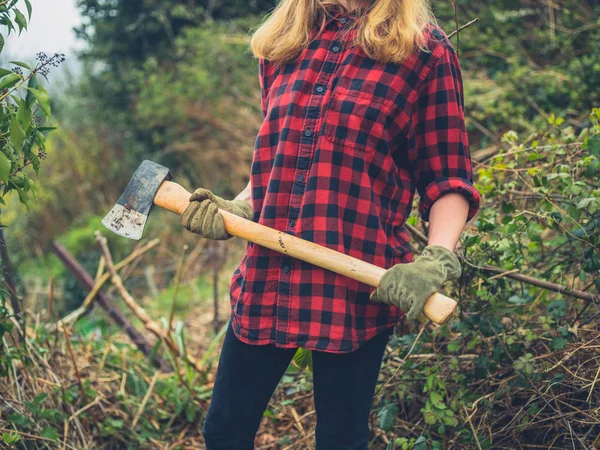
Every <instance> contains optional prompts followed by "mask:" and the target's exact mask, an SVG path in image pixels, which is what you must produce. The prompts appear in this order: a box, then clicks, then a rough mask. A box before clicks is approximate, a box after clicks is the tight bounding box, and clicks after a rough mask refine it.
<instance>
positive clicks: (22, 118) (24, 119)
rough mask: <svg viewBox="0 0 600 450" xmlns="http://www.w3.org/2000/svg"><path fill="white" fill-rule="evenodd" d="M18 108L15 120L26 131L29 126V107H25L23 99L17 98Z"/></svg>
mask: <svg viewBox="0 0 600 450" xmlns="http://www.w3.org/2000/svg"><path fill="white" fill-rule="evenodd" d="M18 106H19V109H18V110H17V120H18V121H19V123H20V124H21V126H22V127H23V129H24V130H25V132H27V130H29V127H30V126H31V116H32V114H31V109H29V108H28V107H27V104H26V102H25V100H19V102H18Z"/></svg>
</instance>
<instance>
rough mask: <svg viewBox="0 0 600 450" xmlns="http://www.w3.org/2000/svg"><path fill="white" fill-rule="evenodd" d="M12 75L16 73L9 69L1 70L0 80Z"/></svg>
mask: <svg viewBox="0 0 600 450" xmlns="http://www.w3.org/2000/svg"><path fill="white" fill-rule="evenodd" d="M11 73H14V72H13V71H12V70H8V69H0V78H2V77H5V76H6V75H10V74H11Z"/></svg>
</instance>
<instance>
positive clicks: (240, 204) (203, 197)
mask: <svg viewBox="0 0 600 450" xmlns="http://www.w3.org/2000/svg"><path fill="white" fill-rule="evenodd" d="M219 208H221V209H223V210H225V211H227V212H230V213H232V214H235V215H236V216H240V217H243V218H244V219H248V220H252V219H253V217H254V209H253V208H252V205H250V203H248V202H246V201H244V200H224V199H222V198H221V197H219V196H217V195H215V194H213V193H212V192H211V191H209V190H207V189H197V190H195V191H194V193H193V194H192V196H191V197H190V205H189V206H188V207H187V208H186V210H185V211H184V212H183V214H182V215H181V217H180V218H179V222H180V223H181V225H183V227H184V228H186V229H187V230H189V231H191V232H192V233H196V234H199V235H200V236H202V237H205V238H206V239H214V240H218V241H224V240H227V239H231V238H232V237H233V236H231V235H230V234H229V233H227V231H226V230H225V222H224V221H223V216H222V215H221V214H219V211H218V209H219Z"/></svg>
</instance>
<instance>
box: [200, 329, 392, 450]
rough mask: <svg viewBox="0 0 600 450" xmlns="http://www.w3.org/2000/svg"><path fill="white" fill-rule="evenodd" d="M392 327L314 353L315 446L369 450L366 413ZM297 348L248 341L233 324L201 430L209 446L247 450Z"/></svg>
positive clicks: (329, 449) (328, 449) (322, 449)
mask: <svg viewBox="0 0 600 450" xmlns="http://www.w3.org/2000/svg"><path fill="white" fill-rule="evenodd" d="M392 331H393V328H389V329H387V330H386V331H385V332H383V333H381V334H379V335H377V336H376V337H374V338H373V339H371V340H369V341H367V342H366V343H365V344H363V345H362V346H361V347H360V348H359V349H358V350H356V351H354V352H351V353H343V354H334V353H324V352H313V365H314V373H313V385H314V397H315V410H316V413H317V428H316V440H317V450H367V446H368V441H369V414H370V410H371V403H372V402H373V395H374V392H375V385H376V383H377V377H378V375H379V369H380V367H381V361H382V358H383V353H384V351H385V346H386V344H387V342H388V340H389V337H390V335H391V334H392ZM295 353H296V350H295V349H281V348H277V347H275V346H274V345H249V344H245V343H243V342H241V341H240V340H239V339H238V338H237V337H236V336H235V335H234V334H233V330H232V328H231V323H230V325H229V329H228V330H227V334H226V335H225V341H224V343H223V350H222V351H221V356H220V359H219V367H218V369H217V375H216V380H215V386H214V390H213V395H212V401H211V403H210V406H209V408H208V415H207V417H206V420H205V422H204V427H203V429H202V434H203V435H204V439H205V441H206V448H207V450H251V449H253V448H254V438H255V435H256V432H257V430H258V427H259V425H260V421H261V419H262V416H263V413H264V411H265V409H266V408H267V405H268V403H269V400H270V398H271V395H272V394H273V391H274V390H275V388H276V387H277V384H278V383H279V380H280V379H281V377H282V376H283V374H284V372H285V370H286V369H287V367H288V366H289V364H290V361H291V360H292V358H293V356H294V354H295Z"/></svg>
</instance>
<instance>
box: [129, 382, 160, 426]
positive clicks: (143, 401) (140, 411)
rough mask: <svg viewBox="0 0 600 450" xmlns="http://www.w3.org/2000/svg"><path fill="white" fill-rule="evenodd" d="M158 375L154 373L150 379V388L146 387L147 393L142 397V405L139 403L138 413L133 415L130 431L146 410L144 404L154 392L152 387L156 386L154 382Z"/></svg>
mask: <svg viewBox="0 0 600 450" xmlns="http://www.w3.org/2000/svg"><path fill="white" fill-rule="evenodd" d="M158 375H159V372H154V376H153V377H152V381H151V382H150V386H148V391H147V392H146V395H144V399H143V400H142V403H140V407H139V408H138V412H137V414H136V415H135V417H134V419H133V422H131V429H132V430H134V429H135V426H136V425H137V423H138V421H139V420H140V416H141V415H142V413H143V412H144V409H145V408H146V403H148V400H149V399H150V395H152V391H153V390H154V385H155V384H156V380H158Z"/></svg>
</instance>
